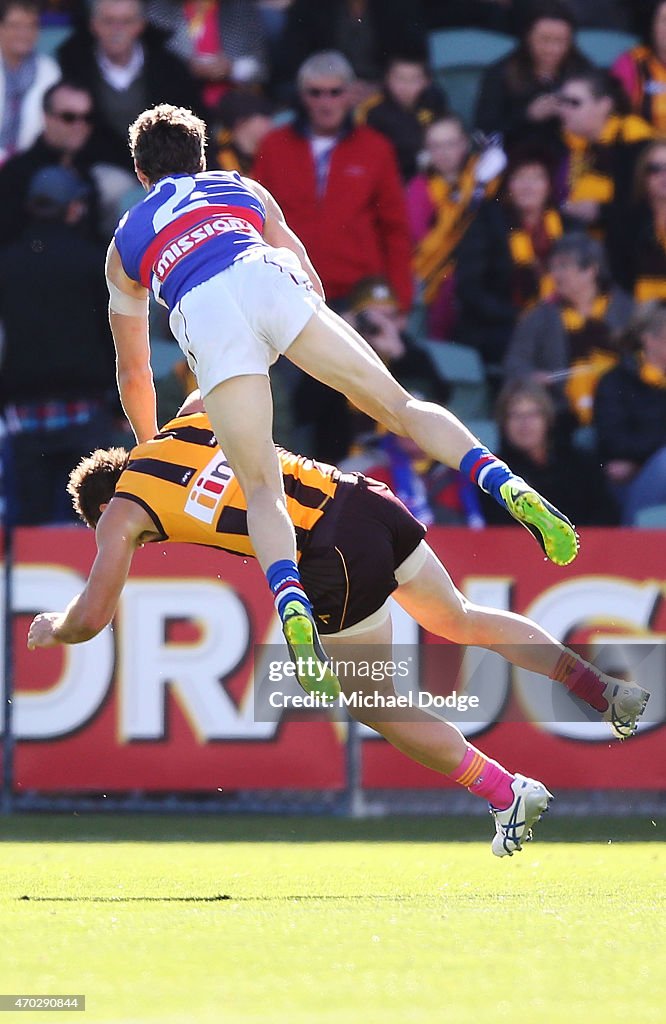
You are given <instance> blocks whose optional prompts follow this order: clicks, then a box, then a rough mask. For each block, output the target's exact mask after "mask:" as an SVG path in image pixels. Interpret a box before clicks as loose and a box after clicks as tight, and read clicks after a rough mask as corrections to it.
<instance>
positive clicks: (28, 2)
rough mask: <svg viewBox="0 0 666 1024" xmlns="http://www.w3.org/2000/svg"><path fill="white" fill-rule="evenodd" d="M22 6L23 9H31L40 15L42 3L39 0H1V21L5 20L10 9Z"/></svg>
mask: <svg viewBox="0 0 666 1024" xmlns="http://www.w3.org/2000/svg"><path fill="white" fill-rule="evenodd" d="M15 7H20V8H21V10H22V11H31V12H32V13H33V14H37V15H39V13H40V10H41V4H40V2H39V0H0V21H4V20H5V18H6V17H7V15H8V14H9V12H10V11H13V10H14V8H15Z"/></svg>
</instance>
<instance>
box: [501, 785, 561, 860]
mask: <svg viewBox="0 0 666 1024" xmlns="http://www.w3.org/2000/svg"><path fill="white" fill-rule="evenodd" d="M511 789H512V790H513V792H514V799H513V803H511V804H510V805H509V806H508V807H507V808H506V810H504V811H498V810H497V808H496V807H493V806H492V805H491V807H490V813H491V814H492V815H493V817H494V818H495V829H496V832H495V837H494V839H493V842H492V851H493V853H494V854H495V856H496V857H513V855H514V853H515V851H516V850H521V849H522V844H523V843H527V842H529V841H530V839H531V838H532V826H533V825H534V824H535V823H536V822H537V821H539V819H540V818H541V815H542V814H545V813H546V811H547V810H548V804H549V803H550V801H551V800H552V799H553V794H552V793H550V792H549V791H548V790H547V789H546V787H545V786H544V784H543V783H542V782H537V781H536V779H528V778H526V777H525V776H524V775H516V777H515V779H514V780H513V782H512V783H511Z"/></svg>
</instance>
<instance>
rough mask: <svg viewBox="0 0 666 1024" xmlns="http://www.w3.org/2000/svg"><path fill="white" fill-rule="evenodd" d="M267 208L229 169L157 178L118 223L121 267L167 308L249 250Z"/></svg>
mask: <svg viewBox="0 0 666 1024" xmlns="http://www.w3.org/2000/svg"><path fill="white" fill-rule="evenodd" d="M265 220H266V209H265V207H264V204H263V203H262V201H261V200H260V199H258V198H257V197H256V196H254V195H253V194H252V193H251V192H250V191H249V190H248V189H247V188H246V187H245V186H244V185H243V182H242V181H241V178H240V175H239V174H238V173H237V172H236V171H202V172H201V173H199V174H194V175H189V174H178V175H174V176H173V177H170V178H162V179H161V181H158V182H157V184H156V185H155V186H154V187H153V188H152V189H151V190H150V192H149V193H148V195H147V196H146V198H145V199H144V200H142V202H140V203H138V204H137V206H135V207H133V208H132V209H131V210H129V211H128V212H127V213H126V214H125V216H124V217H123V218H122V220H121V221H120V224H119V225H118V227H117V228H116V233H115V236H114V240H115V244H116V248H117V250H118V253H119V255H120V259H121V262H122V265H123V269H124V271H125V273H126V274H127V276H128V277H131V278H132V280H133V281H140V282H141V284H143V285H144V286H145V287H146V288H150V289H151V290H152V292H153V294H154V296H155V298H156V299H157V300H158V302H161V303H162V304H163V305H165V306H167V307H168V308H169V309H173V307H174V306H175V305H176V303H177V302H178V301H179V299H181V298H182V297H183V295H185V294H186V292H189V291H191V289H192V288H195V287H196V286H197V285H199V284H202V283H203V282H204V281H208V280H209V278H211V277H214V276H215V274H219V273H220V271H221V270H226V268H227V267H229V266H231V264H232V263H233V262H234V261H235V260H237V259H238V258H239V257H240V256H243V255H245V254H246V253H247V252H248V251H249V250H250V249H252V248H254V247H256V246H264V245H265V244H266V243H265V242H264V241H263V238H262V232H263V229H264V222H265Z"/></svg>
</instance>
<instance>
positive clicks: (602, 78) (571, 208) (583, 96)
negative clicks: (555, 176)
mask: <svg viewBox="0 0 666 1024" xmlns="http://www.w3.org/2000/svg"><path fill="white" fill-rule="evenodd" d="M559 106H560V118H561V121H562V129H563V131H562V147H563V150H562V151H563V159H562V162H561V165H560V172H559V183H560V190H561V198H562V200H563V207H562V209H563V211H564V212H565V213H566V214H567V215H568V216H570V217H572V218H573V219H574V220H575V221H577V222H578V224H579V225H580V226H581V227H582V228H586V229H588V228H591V229H592V230H593V231H594V233H595V234H596V235H597V236H598V237H600V238H603V237H606V238H607V239H608V245H609V253H612V252H617V251H618V249H617V247H616V246H615V245H614V237H615V235H616V234H617V232H619V231H622V223H623V220H624V218H625V217H626V215H627V208H628V206H629V205H630V203H631V192H632V186H633V178H634V170H635V167H636V160H637V159H638V156H639V155H640V152H641V150H642V149H643V148H644V146H645V145H646V143H647V142H648V140H649V139H650V138H651V136H652V128H651V127H650V125H649V124H648V123H647V121H644V120H643V119H642V118H640V117H638V116H637V115H636V114H631V113H628V110H629V105H628V100H627V98H626V96H625V94H624V92H623V90H622V87H621V86H620V84H619V82H618V81H617V79H616V78H614V77H613V76H612V75H610V74H609V73H608V72H605V71H600V70H598V69H594V70H592V71H586V72H583V73H581V74H576V75H574V76H572V77H571V78H569V79H567V81H566V82H565V83H564V85H563V86H562V88H561V90H560V93H559ZM611 270H612V272H613V275H614V277H616V278H617V279H618V280H621V279H622V277H623V271H622V267H621V266H617V265H616V264H615V260H613V263H612V265H611Z"/></svg>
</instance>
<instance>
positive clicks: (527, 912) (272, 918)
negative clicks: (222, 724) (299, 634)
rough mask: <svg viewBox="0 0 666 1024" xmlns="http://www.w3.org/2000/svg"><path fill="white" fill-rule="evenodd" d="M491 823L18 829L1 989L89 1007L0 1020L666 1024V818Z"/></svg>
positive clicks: (41, 824)
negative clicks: (70, 999)
mask: <svg viewBox="0 0 666 1024" xmlns="http://www.w3.org/2000/svg"><path fill="white" fill-rule="evenodd" d="M491 824H492V823H491V821H490V818H488V819H487V820H485V819H473V820H467V819H449V820H445V821H441V820H437V819H409V818H396V819H382V820H373V821H367V822H365V821H364V822H359V821H342V820H335V819H312V818H310V819H307V818H306V819H303V818H282V819H276V818H229V817H216V818H182V817H179V818H173V817H157V816H155V817H148V816H144V817H130V816H122V817H118V816H116V817H102V816H85V815H79V816H71V815H70V816H52V817H47V816H28V815H26V816H19V817H14V818H9V819H5V820H4V821H2V820H0V832H1V833H2V837H3V844H2V881H1V883H0V922H1V926H0V991H1V992H4V993H26V994H29V993H67V992H72V993H84V994H85V995H86V997H87V1010H86V1012H85V1013H84V1014H81V1013H79V1014H73V1013H60V1014H58V1015H57V1016H55V1017H54V1016H53V1014H52V1013H38V1012H28V1013H21V1014H20V1015H19V1014H18V1013H16V1014H15V1013H11V1012H10V1013H7V1014H6V1015H5V1014H3V1015H2V1016H1V1017H0V1024H2V1022H4V1021H5V1020H7V1021H10V1020H15V1019H25V1020H33V1021H37V1020H39V1021H42V1020H43V1021H54V1020H56V1021H58V1020H60V1021H63V1020H72V1021H81V1022H82V1024H91V1022H93V1021H94V1022H98V1021H118V1022H123V1024H130V1022H134V1021H142V1022H143V1021H156V1022H157V1021H160V1022H162V1024H176V1022H177V1024H187V1022H193V1024H213V1022H215V1024H218V1022H231V1024H236V1022H238V1024H240V1022H242V1024H255V1022H256V1024H259V1022H261V1024H306V1022H307V1024H333V1022H335V1024H342V1022H356V1021H359V1022H361V1021H362V1022H363V1024H374V1022H377V1024H379V1022H382V1024H394V1022H395V1024H398V1022H401V1024H402V1022H405V1021H407V1022H412V1021H414V1022H417V1021H418V1022H419V1024H421V1022H423V1024H425V1022H428V1024H429V1022H432V1021H446V1022H451V1024H468V1022H469V1024H471V1022H475V1024H486V1022H488V1024H490V1022H492V1024H496V1022H502V1021H506V1022H511V1024H516V1022H517V1021H523V1020H529V1021H533V1022H536V1024H541V1022H545V1024H550V1022H553V1024H555V1022H557V1024H562V1022H564V1024H577V1022H581V1024H582V1022H585V1024H590V1022H597V1021H599V1022H604V1024H612V1022H616V1021H617V1022H619V1021H622V1022H626V1021H636V1022H639V1024H649V1022H653V1021H654V1022H657V1021H659V1022H661V1021H663V1020H664V1019H665V1015H666V1009H665V1007H666V967H665V965H666V942H665V934H664V928H665V925H664V918H665V913H664V912H665V910H666V907H665V905H664V888H665V885H664V883H665V879H666V847H665V846H664V839H665V838H666V822H664V821H663V820H660V821H657V823H656V827H655V825H653V823H652V822H650V821H648V820H644V819H641V820H640V821H639V820H630V821H627V820H624V821H622V820H613V821H606V820H595V819H591V820H574V821H569V822H567V821H564V820H561V819H558V818H557V817H554V818H553V817H551V819H550V820H549V821H548V822H547V824H544V825H543V827H542V828H541V831H540V834H539V836H538V841H535V842H534V843H533V844H531V845H530V846H527V847H526V848H525V851H524V852H523V853H522V854H520V855H516V856H514V857H513V858H512V859H508V858H506V859H504V860H497V859H495V858H494V857H492V856H491V854H490V850H489V838H490V833H491ZM542 824H543V823H542ZM26 897H28V898H27V899H26ZM220 897H222V898H220Z"/></svg>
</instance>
